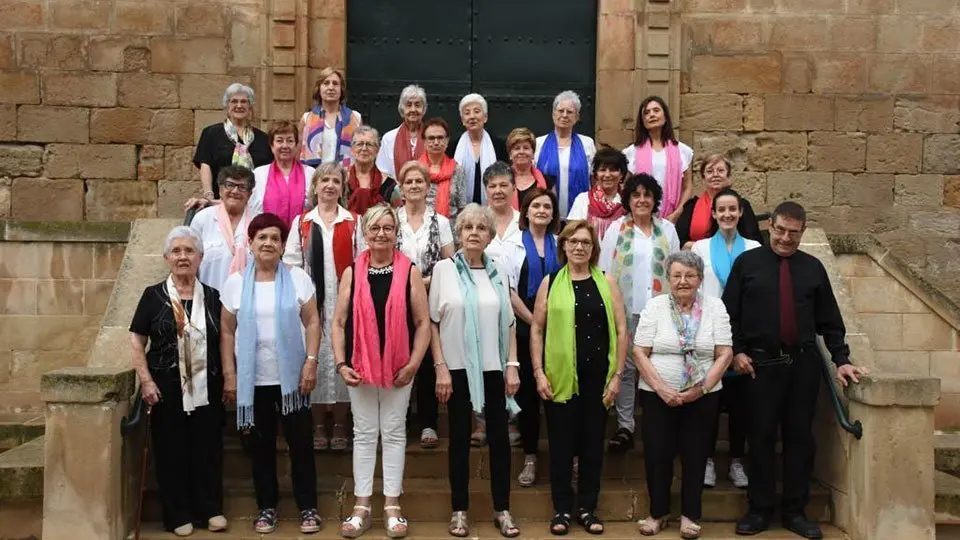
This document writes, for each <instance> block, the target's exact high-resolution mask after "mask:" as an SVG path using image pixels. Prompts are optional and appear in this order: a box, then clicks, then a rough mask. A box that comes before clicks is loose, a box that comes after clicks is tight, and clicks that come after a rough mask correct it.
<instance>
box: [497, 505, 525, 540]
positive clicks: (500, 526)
mask: <svg viewBox="0 0 960 540" xmlns="http://www.w3.org/2000/svg"><path fill="white" fill-rule="evenodd" d="M493 524H494V525H495V526H496V527H497V530H499V531H500V536H502V537H504V538H516V537H518V536H520V529H519V528H518V527H517V526H516V525H514V523H513V517H512V516H511V515H510V511H509V510H504V511H503V512H494V513H493Z"/></svg>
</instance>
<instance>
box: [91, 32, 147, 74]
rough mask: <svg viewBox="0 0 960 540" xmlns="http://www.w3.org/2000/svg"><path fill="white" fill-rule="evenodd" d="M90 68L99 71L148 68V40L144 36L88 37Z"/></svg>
mask: <svg viewBox="0 0 960 540" xmlns="http://www.w3.org/2000/svg"><path fill="white" fill-rule="evenodd" d="M89 49H90V68H91V69H95V70H99V71H120V72H127V71H144V70H148V69H149V68H150V58H151V51H150V42H149V41H148V40H147V38H146V37H145V36H140V35H132V36H130V35H120V36H96V37H92V38H90V45H89Z"/></svg>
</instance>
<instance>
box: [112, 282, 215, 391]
mask: <svg viewBox="0 0 960 540" xmlns="http://www.w3.org/2000/svg"><path fill="white" fill-rule="evenodd" d="M197 285H202V284H201V283H200V282H199V281H198V282H197ZM203 303H204V304H206V308H207V373H208V374H209V375H210V376H218V375H220V293H219V292H217V290H216V289H214V288H212V287H208V286H206V285H203ZM192 304H193V300H187V301H185V302H183V309H184V311H186V312H187V313H190V309H191V308H192V307H193V306H192ZM130 331H131V332H133V333H135V334H140V335H141V336H147V337H148V338H149V339H150V341H149V345H148V347H147V367H149V368H150V373H151V374H153V376H154V377H158V376H164V375H166V376H171V377H172V376H175V377H177V378H179V377H180V370H179V367H180V364H179V362H180V357H179V355H178V353H177V323H176V321H175V320H174V318H173V307H172V306H171V305H170V296H169V295H168V294H167V283H166V280H164V281H161V282H160V283H157V284H156V285H151V286H149V287H147V288H146V289H144V291H143V295H142V296H141V297H140V303H139V304H137V311H136V312H134V314H133V321H131V322H130Z"/></svg>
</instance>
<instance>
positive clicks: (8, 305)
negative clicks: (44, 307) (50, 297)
mask: <svg viewBox="0 0 960 540" xmlns="http://www.w3.org/2000/svg"><path fill="white" fill-rule="evenodd" d="M0 314H3V315H36V314H37V281H36V280H33V279H0Z"/></svg>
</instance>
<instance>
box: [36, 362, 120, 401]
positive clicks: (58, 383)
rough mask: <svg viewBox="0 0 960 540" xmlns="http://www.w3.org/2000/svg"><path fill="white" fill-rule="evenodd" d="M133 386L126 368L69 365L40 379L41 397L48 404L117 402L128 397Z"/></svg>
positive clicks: (45, 374)
mask: <svg viewBox="0 0 960 540" xmlns="http://www.w3.org/2000/svg"><path fill="white" fill-rule="evenodd" d="M133 389H134V373H133V370H132V369H130V368H129V367H124V368H120V367H115V368H109V367H104V368H93V367H68V368H63V369H58V370H55V371H50V372H47V373H44V374H43V376H42V377H41V378H40V392H41V398H42V399H43V401H45V402H47V403H104V402H111V401H112V402H120V401H126V400H128V399H129V398H130V395H131V394H133Z"/></svg>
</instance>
